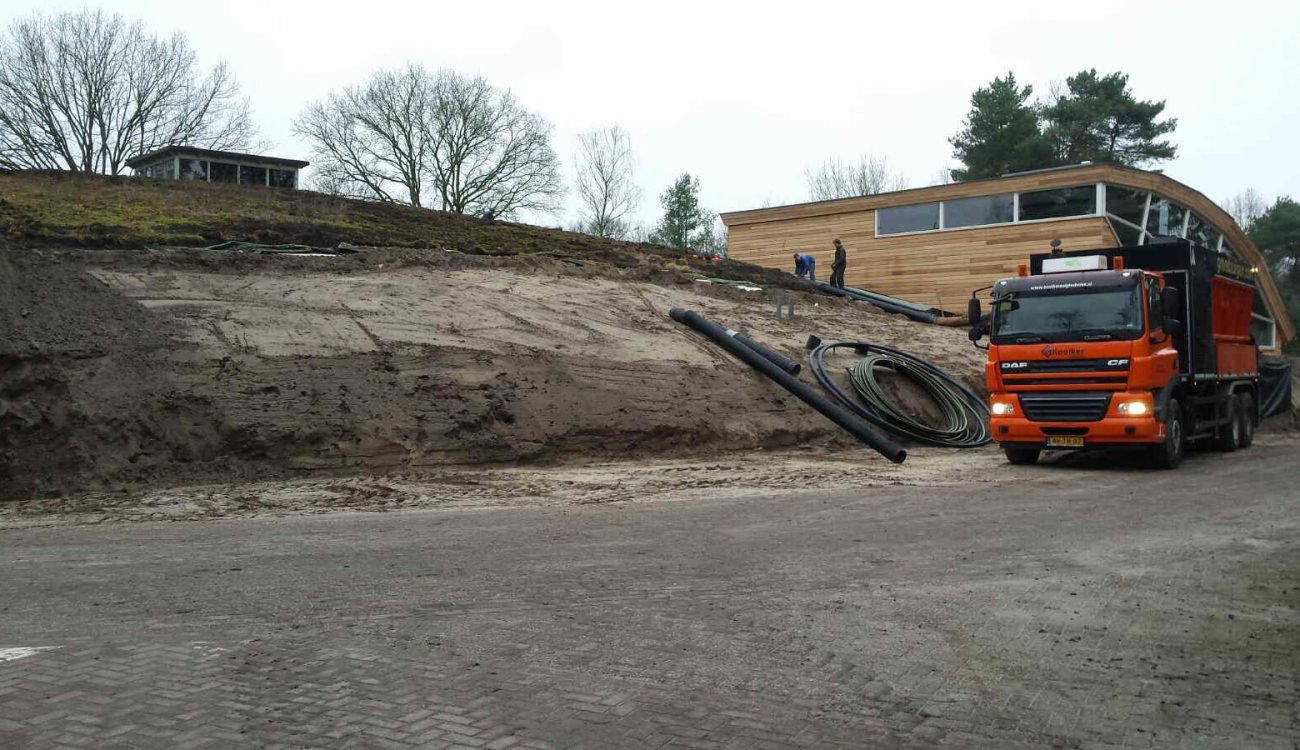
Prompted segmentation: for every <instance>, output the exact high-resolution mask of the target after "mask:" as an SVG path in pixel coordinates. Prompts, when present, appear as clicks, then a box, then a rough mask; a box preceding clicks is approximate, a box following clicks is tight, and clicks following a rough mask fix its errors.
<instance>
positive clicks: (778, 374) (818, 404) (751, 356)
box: [668, 307, 907, 464]
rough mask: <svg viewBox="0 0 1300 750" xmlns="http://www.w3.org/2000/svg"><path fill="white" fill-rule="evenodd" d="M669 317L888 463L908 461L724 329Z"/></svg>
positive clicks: (672, 313) (695, 317)
mask: <svg viewBox="0 0 1300 750" xmlns="http://www.w3.org/2000/svg"><path fill="white" fill-rule="evenodd" d="M668 316H669V317H670V318H672V319H673V320H675V321H677V322H678V323H681V324H683V325H688V326H690V327H691V328H694V329H695V330H697V331H699V332H700V333H702V334H704V335H705V336H708V337H709V338H711V339H713V341H714V343H716V344H717V345H718V346H721V347H722V348H723V349H726V350H727V351H728V352H731V354H732V356H734V357H735V358H736V359H739V360H740V361H742V362H744V363H745V364H747V365H749V366H750V367H752V368H754V369H755V370H758V371H759V372H760V373H762V374H763V375H766V376H767V377H768V378H770V379H772V380H774V381H776V383H777V385H779V386H781V387H782V388H784V389H786V390H787V391H789V392H790V393H792V394H794V395H795V396H797V397H798V398H799V400H800V401H803V402H804V403H805V404H808V405H809V406H811V407H812V408H814V409H816V410H817V411H819V412H821V413H822V415H823V416H825V417H826V418H827V419H829V420H831V421H832V422H834V423H835V424H837V425H839V426H840V427H843V428H844V429H845V430H846V431H848V432H849V434H851V435H853V437H855V438H857V439H858V440H861V441H862V442H864V443H866V444H867V445H869V446H871V447H872V448H874V449H875V450H876V451H878V452H879V453H880V455H882V456H884V457H885V458H888V459H889V460H890V461H893V462H894V463H896V464H901V463H903V461H904V460H905V459H906V458H907V451H906V450H904V449H903V446H901V445H899V444H898V443H896V442H894V441H893V440H891V439H889V438H887V437H885V436H883V435H881V434H879V433H877V432H876V431H875V430H873V429H871V427H870V426H869V425H868V424H867V423H866V422H864V421H863V420H861V419H859V418H858V417H857V416H855V415H853V414H851V413H849V412H848V411H846V410H844V409H843V408H841V407H840V406H838V405H836V404H834V403H831V402H830V401H828V400H827V399H826V398H825V397H823V396H822V395H821V394H819V393H818V392H817V391H814V390H813V389H812V388H811V387H809V386H808V385H807V384H805V383H801V382H799V381H798V380H797V379H795V378H794V377H792V376H791V375H790V374H789V373H787V372H785V371H784V370H782V369H781V368H779V367H777V366H776V365H775V364H773V363H772V362H770V361H768V360H767V359H766V358H764V357H763V355H761V354H759V353H758V352H756V351H754V350H753V349H750V348H749V347H748V346H746V345H744V344H742V343H741V342H739V341H737V340H735V339H734V338H732V337H731V336H729V335H728V334H727V329H725V328H723V327H722V326H720V325H718V324H717V323H713V322H711V321H708V320H705V319H704V318H702V317H700V315H699V314H698V313H695V312H693V311H691V310H683V309H681V308H680V307H674V308H673V309H671V310H669V311H668Z"/></svg>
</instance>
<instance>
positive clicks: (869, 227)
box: [722, 164, 1295, 350]
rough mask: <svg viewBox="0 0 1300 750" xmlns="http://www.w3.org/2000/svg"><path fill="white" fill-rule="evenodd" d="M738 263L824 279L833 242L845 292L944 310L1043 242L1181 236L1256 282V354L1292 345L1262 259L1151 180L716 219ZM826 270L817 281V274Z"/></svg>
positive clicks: (1214, 214) (1039, 175)
mask: <svg viewBox="0 0 1300 750" xmlns="http://www.w3.org/2000/svg"><path fill="white" fill-rule="evenodd" d="M722 221H723V223H724V224H726V225H727V252H728V255H729V256H730V257H732V258H734V259H736V260H742V261H748V262H750V263H756V264H758V265H763V266H769V267H772V268H783V269H786V270H790V269H793V267H794V261H793V259H792V257H791V256H793V255H794V254H795V253H812V254H813V255H814V256H815V257H816V259H817V270H818V271H821V272H822V273H824V274H825V276H827V277H829V275H830V265H831V261H832V259H833V256H834V248H833V247H832V245H831V241H832V240H834V239H836V238H839V239H840V240H842V241H843V242H844V245H845V247H846V248H847V249H848V253H849V265H848V269H847V272H846V273H845V278H844V280H845V283H846V284H847V285H848V286H855V287H860V288H863V289H870V290H873V291H877V292H882V293H884V294H889V295H894V296H896V297H901V298H903V299H907V300H911V301H914V302H920V303H924V304H927V305H933V306H935V307H938V308H942V309H945V310H957V311H960V310H965V309H966V300H967V299H969V298H970V295H971V292H973V291H975V290H976V289H980V288H982V287H988V286H989V285H990V284H992V283H993V282H995V281H997V280H998V279H1000V278H1003V277H1006V276H1014V275H1016V272H1017V267H1018V266H1019V264H1021V263H1027V262H1028V261H1029V255H1030V254H1031V253H1042V252H1047V251H1048V250H1049V249H1050V243H1051V242H1052V240H1060V241H1061V247H1062V249H1064V250H1090V249H1094V248H1103V247H1119V246H1123V245H1143V244H1157V243H1159V242H1160V238H1162V237H1183V238H1186V239H1188V240H1191V241H1193V242H1195V243H1197V244H1201V245H1205V246H1206V247H1209V248H1210V249H1211V250H1215V251H1217V252H1218V253H1219V255H1220V257H1221V258H1223V259H1224V260H1227V261H1230V262H1235V263H1236V264H1238V266H1239V267H1241V268H1243V269H1244V270H1245V271H1246V272H1247V273H1248V274H1250V275H1252V276H1253V277H1254V278H1255V287H1256V292H1257V293H1256V295H1255V299H1256V302H1255V314H1254V316H1253V318H1252V325H1251V332H1252V333H1253V334H1254V337H1255V341H1256V342H1257V343H1258V344H1259V346H1260V348H1261V349H1264V350H1277V349H1278V348H1280V347H1281V345H1282V344H1283V343H1285V342H1287V341H1290V340H1291V339H1292V338H1294V337H1295V325H1294V323H1293V322H1292V320H1291V318H1290V316H1289V315H1288V314H1287V309H1286V304H1285V303H1284V301H1283V299H1282V296H1281V294H1279V292H1278V289H1277V285H1276V284H1275V283H1274V281H1273V277H1272V276H1271V275H1270V273H1269V270H1268V263H1267V262H1266V261H1265V259H1264V256H1263V255H1262V254H1261V253H1260V251H1259V249H1258V248H1256V247H1255V245H1254V243H1252V242H1251V241H1250V239H1249V238H1248V237H1247V236H1246V233H1245V232H1243V231H1242V230H1241V227H1239V226H1237V222H1235V221H1233V219H1232V217H1231V216H1229V215H1228V214H1227V213H1226V212H1225V211H1224V210H1223V209H1221V208H1219V207H1218V206H1217V205H1215V203H1214V202H1213V201H1211V200H1210V199H1209V198H1206V197H1205V196H1204V195H1203V194H1201V193H1200V192H1198V191H1196V190H1194V189H1192V188H1190V187H1188V186H1187V185H1184V184H1182V183H1180V182H1177V181H1175V180H1173V179H1171V178H1169V177H1166V176H1165V175H1164V174H1161V173H1159V172H1149V171H1145V170H1141V169H1131V168H1127V167H1120V166H1115V165H1112V164H1081V165H1078V166H1072V167H1060V168H1055V169H1044V170H1038V171H1034V172H1022V173H1018V174H1011V175H1006V176H1003V177H997V178H993V179H987V180H973V181H970V182H959V183H954V184H950V185H936V186H933V187H925V188H917V189H913V190H900V191H897V192H892V193H879V194H877V195H867V196H862V197H859V198H843V199H840V200H830V201H817V202H815V203H801V204H797V205H791V206H775V207H772V208H758V209H754V210H750V211H733V212H731V213H724V214H722ZM823 269H824V270H823Z"/></svg>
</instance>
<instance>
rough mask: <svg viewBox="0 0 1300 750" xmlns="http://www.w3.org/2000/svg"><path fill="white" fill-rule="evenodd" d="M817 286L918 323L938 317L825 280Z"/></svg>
mask: <svg viewBox="0 0 1300 750" xmlns="http://www.w3.org/2000/svg"><path fill="white" fill-rule="evenodd" d="M817 288H818V289H820V290H821V291H823V292H825V293H826V294H833V295H835V296H836V297H846V298H848V299H855V300H858V301H859V302H866V303H867V304H869V305H875V306H876V307H878V308H880V309H881V310H884V311H885V312H888V313H895V314H897V315H903V316H906V317H907V318H909V319H911V320H915V321H917V322H918V323H933V322H934V321H935V319H936V317H937V316H936V315H935V314H934V313H929V312H920V311H918V310H913V309H911V308H910V307H901V306H899V305H894V304H891V303H889V302H885V301H884V300H878V299H872V298H871V297H868V296H866V295H865V294H854V293H853V292H850V291H848V290H847V289H840V288H839V287H836V286H831V285H830V284H827V283H825V282H823V281H819V282H817Z"/></svg>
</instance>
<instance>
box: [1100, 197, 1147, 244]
mask: <svg viewBox="0 0 1300 750" xmlns="http://www.w3.org/2000/svg"><path fill="white" fill-rule="evenodd" d="M1149 195H1150V193H1144V192H1142V191H1141V190H1131V189H1129V188H1123V187H1119V186H1116V185H1107V186H1106V213H1108V214H1110V215H1111V216H1114V217H1116V218H1118V219H1123V220H1124V221H1127V222H1128V223H1129V224H1132V225H1133V226H1136V227H1140V226H1142V221H1143V217H1145V216H1146V211H1147V196H1149ZM1134 244H1136V243H1134Z"/></svg>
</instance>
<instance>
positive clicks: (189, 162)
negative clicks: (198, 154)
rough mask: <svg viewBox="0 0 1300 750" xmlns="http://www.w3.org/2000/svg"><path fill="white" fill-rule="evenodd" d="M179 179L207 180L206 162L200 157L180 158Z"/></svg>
mask: <svg viewBox="0 0 1300 750" xmlns="http://www.w3.org/2000/svg"><path fill="white" fill-rule="evenodd" d="M181 179H182V180H201V181H203V182H207V181H208V163H207V162H206V161H202V160H200V159H181Z"/></svg>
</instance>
